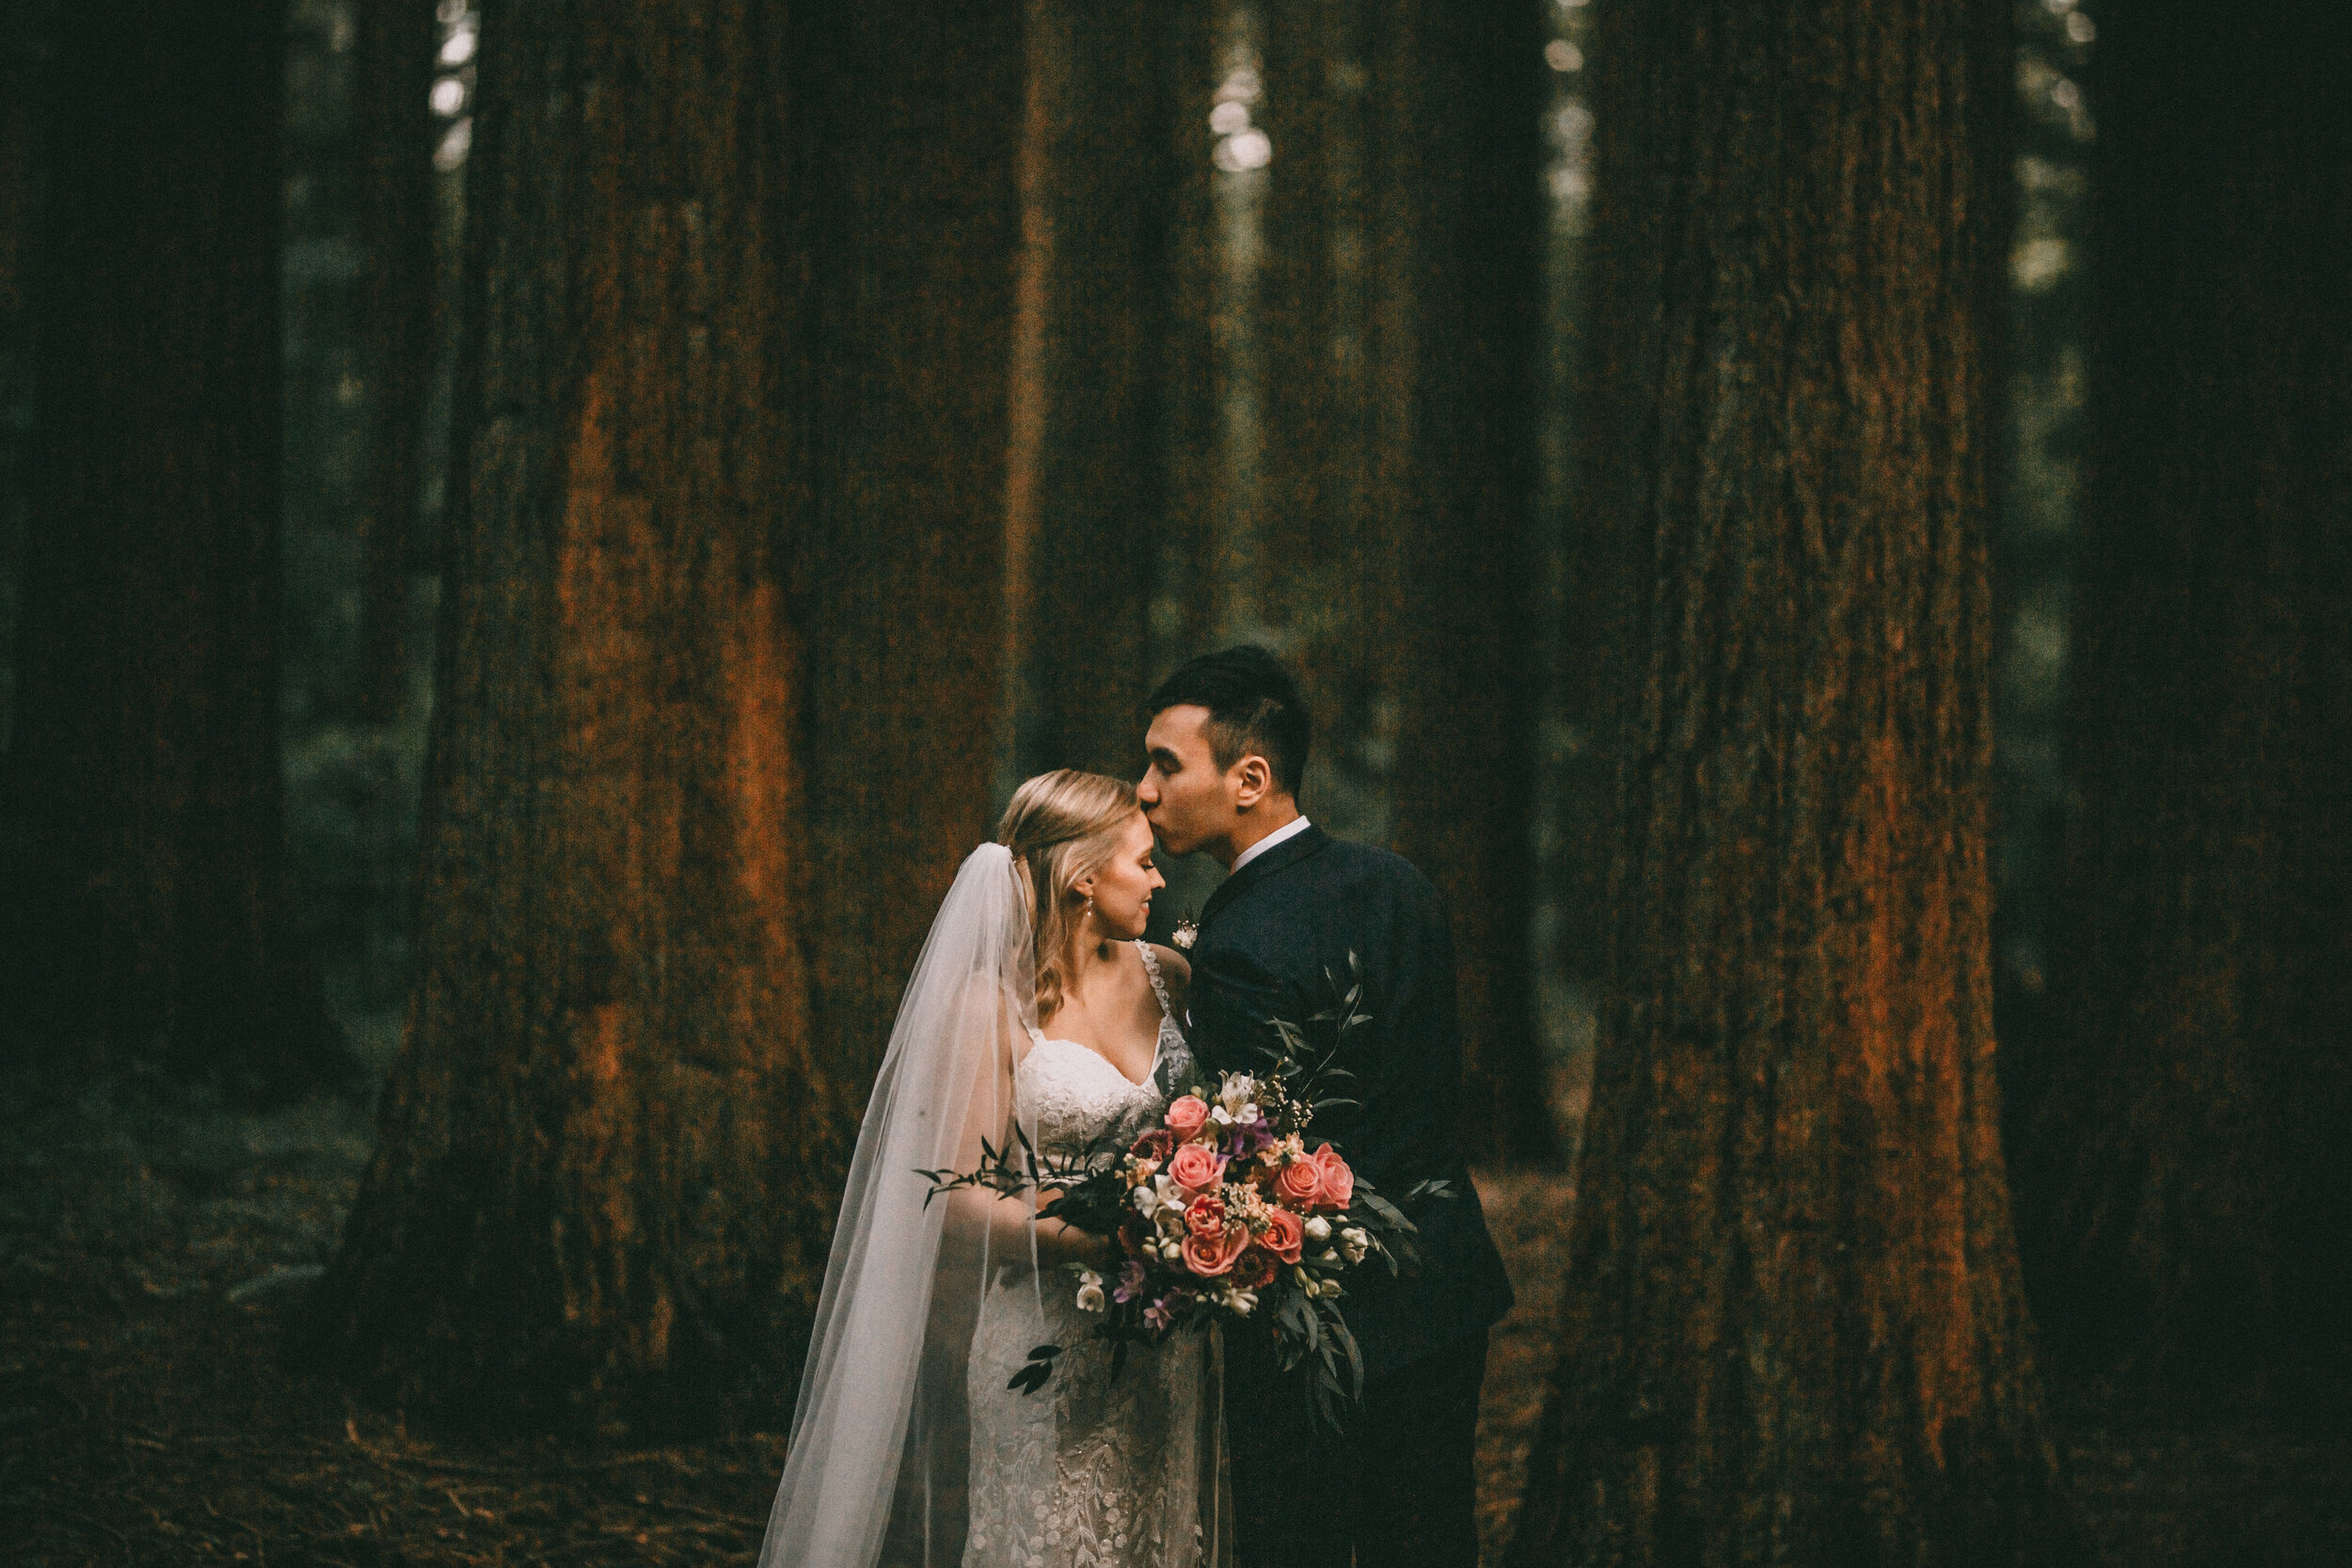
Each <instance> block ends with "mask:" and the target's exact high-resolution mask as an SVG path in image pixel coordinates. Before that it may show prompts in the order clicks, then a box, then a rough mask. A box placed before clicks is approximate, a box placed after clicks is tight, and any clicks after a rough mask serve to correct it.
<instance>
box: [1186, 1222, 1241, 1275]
mask: <svg viewBox="0 0 2352 1568" xmlns="http://www.w3.org/2000/svg"><path fill="white" fill-rule="evenodd" d="M1248 1245H1249V1232H1248V1231H1247V1230H1245V1229H1243V1228H1242V1227H1239V1226H1235V1227H1233V1229H1232V1233H1231V1234H1230V1235H1217V1236H1198V1235H1194V1236H1186V1237H1185V1238H1184V1267H1186V1268H1188V1269H1190V1270H1191V1271H1192V1272H1193V1273H1195V1274H1197V1275H1200V1277H1201V1278H1203V1279H1210V1278H1214V1277H1215V1276H1216V1275H1220V1274H1223V1273H1224V1272H1225V1271H1226V1270H1228V1269H1230V1268H1232V1266H1233V1259H1236V1258H1239V1257H1240V1256H1241V1255H1242V1252H1243V1249H1245V1248H1246V1247H1248Z"/></svg>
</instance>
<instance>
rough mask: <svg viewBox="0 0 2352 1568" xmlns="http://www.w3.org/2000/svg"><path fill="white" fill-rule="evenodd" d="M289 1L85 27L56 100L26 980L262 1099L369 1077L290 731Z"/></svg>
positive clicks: (141, 1044) (33, 583)
mask: <svg viewBox="0 0 2352 1568" xmlns="http://www.w3.org/2000/svg"><path fill="white" fill-rule="evenodd" d="M283 24H284V10H283V8H282V6H280V5H277V4H271V3H267V0H248V3H245V4H239V5H234V6H229V7H225V8H224V7H211V8H202V9H201V10H191V9H190V8H186V7H180V6H171V5H161V4H151V3H141V0H123V3H118V4H109V5H105V6H102V7H99V8H96V9H95V10H85V11H81V12H77V13H75V15H74V17H73V19H72V26H71V27H68V28H65V29H64V30H63V31H62V32H61V33H60V35H59V50H58V55H57V58H56V81H55V84H54V86H53V87H52V89H51V91H52V94H53V97H52V102H53V103H56V105H57V106H58V109H59V111H60V112H63V113H71V114H72V116H74V117H75V118H74V120H73V123H72V126H70V127H66V128H63V129H62V130H61V132H60V134H58V135H54V136H52V137H51V138H49V142H50V145H49V156H50V160H51V162H50V178H49V181H48V192H49V195H48V199H47V221H46V224H45V227H44V233H43V245H42V248H41V253H40V268H41V271H40V282H39V284H38V285H37V293H36V299H37V301H38V309H37V317H38V329H39V332H40V350H39V354H38V372H37V385H36V393H35V397H36V406H37V415H36V419H37V424H36V429H35V433H34V437H33V453H32V467H33V473H32V489H33V501H32V516H33V526H32V528H31V531H30V538H29V540H28V548H27V553H26V561H25V567H24V613H23V617H22V622H21V638H20V649H21V652H20V667H19V680H20V686H19V689H18V701H17V712H16V722H15V730H14V734H13V736H11V744H10V748H9V752H8V766H7V768H6V778H5V780H4V781H0V816H5V818H6V820H7V825H8V858H9V859H10V860H11V861H12V862H14V863H15V864H16V866H17V867H18V869H19V872H20V874H19V875H17V876H15V877H12V878H10V879H9V880H10V882H11V883H12V885H11V886H10V887H9V889H8V903H9V904H10V905H11V906H12V907H11V908H10V910H9V911H8V920H9V922H10V924H11V925H13V926H14V927H16V929H14V930H13V931H11V932H9V933H8V940H7V941H6V942H0V948H5V950H6V951H7V953H8V960H7V961H8V963H9V965H10V967H11V968H12V969H13V971H14V973H13V974H10V975H8V991H9V993H10V995H11V997H12V999H15V998H22V999H24V1015H21V1016H24V1017H25V1018H26V1021H27V1022H30V1023H32V1024H33V1026H34V1033H35V1035H36V1036H37V1037H47V1040H46V1043H47V1045H48V1046H50V1047H52V1048H54V1046H55V1043H56V1041H55V1037H56V1034H57V1033H59V1032H65V1033H78V1032H81V1031H83V1030H86V1029H92V1030H95V1031H96V1032H97V1033H99V1034H102V1035H103V1036H107V1037H112V1038H114V1039H116V1040H118V1041H120V1042H123V1043H125V1044H126V1045H129V1046H130V1047H132V1048H133V1049H135V1050H137V1051H139V1052H141V1053H146V1054H150V1055H152V1056H155V1057H157V1058H159V1059H161V1060H163V1061H165V1062H167V1064H169V1065H170V1066H172V1067H174V1068H176V1069H183V1070H188V1071H199V1072H205V1073H213V1074H218V1075H221V1076H223V1077H224V1078H227V1079H229V1080H231V1081H234V1082H236V1083H238V1084H240V1085H243V1086H245V1087H246V1088H249V1089H271V1090H275V1089H281V1088H288V1087H292V1086H295V1085H299V1084H301V1083H304V1082H308V1081H310V1080H312V1079H315V1078H316V1077H319V1076H321V1075H324V1074H328V1073H333V1072H337V1071H340V1066H341V1050H340V1042H339V1040H338V1039H337V1037H336V1032H335V1029H334V1026H333V1024H332V1023H331V1022H330V1021H329V1020H328V1018H327V1016H326V1009H325V1004H324V1001H323V999H322V997H321V995H320V992H319V987H318V981H317V977H316V974H315V972H314V971H313V970H312V969H311V968H310V965H309V964H308V962H307V961H306V960H305V959H304V958H302V957H301V956H300V955H299V953H298V950H297V949H298V944H297V942H296V941H295V938H294V933H293V931H292V929H291V922H290V916H289V911H288V906H287V889H286V885H285V872H284V811H283V790H282V784H281V782H280V779H279V760H278V759H279V744H278V573H279V569H280V568H279V563H278V473H279V467H280V452H279V426H280V410H279V372H278V361H279V343H278V336H279V334H278V319H279V308H278V270H279V259H278V249H279V242H280V232H281V226H280V219H279V206H280V200H281V193H280V190H279V164H280V159H279V150H278V149H279V139H280V134H281V126H280V118H281V116H280V109H281V105H282V103H283V97H284V84H283V47H284V46H283Z"/></svg>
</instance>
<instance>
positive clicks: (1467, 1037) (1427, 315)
mask: <svg viewBox="0 0 2352 1568" xmlns="http://www.w3.org/2000/svg"><path fill="white" fill-rule="evenodd" d="M1380 15H1381V17H1382V20H1383V25H1384V28H1385V30H1386V33H1387V36H1386V37H1385V38H1384V40H1383V44H1382V47H1383V53H1382V55H1381V56H1380V57H1379V58H1377V59H1376V60H1375V63H1374V66H1373V71H1372V79H1373V82H1374V83H1375V112H1374V115H1373V120H1372V123H1373V124H1374V125H1375V126H1376V127H1377V128H1378V135H1377V138H1376V141H1375V147H1376V149H1377V161H1376V163H1375V173H1374V179H1375V182H1376V184H1377V186H1378V188H1379V189H1380V190H1381V191H1382V192H1383V193H1384V194H1383V204H1384V206H1385V207H1387V208H1388V211H1387V212H1385V213H1384V214H1383V215H1382V217H1381V219H1380V222H1379V228H1380V230H1381V238H1380V240H1379V242H1378V247H1377V248H1376V249H1375V255H1376V256H1379V257H1380V258H1381V274H1382V285H1381V292H1382V295H1383V298H1382V302H1381V309H1379V310H1378V312H1377V314H1376V315H1375V323H1376V327H1375V336H1374V348H1373V356H1372V357H1373V366H1372V372H1371V376H1370V381H1371V384H1372V385H1373V386H1374V387H1375V388H1379V397H1380V400H1381V403H1382V404H1384V405H1385V406H1384V408H1383V413H1382V416H1381V417H1380V418H1379V419H1377V420H1375V429H1376V430H1377V431H1378V432H1379V435H1378V437H1377V439H1378V447H1377V451H1378V453H1379V456H1378V458H1377V459H1376V460H1375V472H1379V471H1381V470H1383V469H1385V468H1387V467H1390V466H1391V465H1394V464H1396V463H1397V461H1398V458H1399V457H1400V456H1402V457H1404V458H1405V460H1406V473H1404V474H1402V475H1399V476H1396V477H1395V478H1394V479H1393V480H1391V486H1390V487H1391V489H1392V491H1393V492H1394V502H1393V507H1394V509H1393V511H1391V510H1389V509H1387V508H1383V509H1382V511H1381V513H1379V514H1377V515H1375V518H1374V519H1372V521H1373V523H1374V528H1375V531H1377V525H1378V524H1379V523H1380V522H1381V521H1383V520H1387V521H1390V522H1391V523H1392V524H1393V525H1394V526H1395V529H1396V532H1395V535H1394V539H1393V543H1392V544H1391V551H1392V552H1393V554H1392V558H1391V564H1390V589H1389V592H1388V593H1387V594H1385V595H1384V603H1385V604H1386V606H1387V607H1388V610H1389V613H1388V614H1387V616H1385V617H1380V618H1376V619H1375V626H1377V627H1378V630H1377V632H1376V633H1375V636H1374V638H1373V639H1372V641H1373V642H1374V644H1375V647H1377V648H1378V649H1380V650H1381V651H1382V653H1383V655H1384V656H1385V657H1386V658H1387V659H1388V660H1390V661H1391V662H1390V664H1389V669H1390V671H1391V674H1390V680H1389V685H1390V687H1391V689H1392V690H1393V691H1394V693H1395V701H1396V714H1397V718H1396V738H1395V746H1396V762H1395V766H1394V768H1393V769H1392V771H1391V784H1390V789H1391V799H1392V800H1393V806H1392V811H1393V826H1392V828H1391V842H1392V843H1393V844H1394V845H1395V847H1396V848H1397V849H1398V850H1399V851H1401V852H1402V853H1403V854H1404V855H1405V856H1406V858H1407V859H1408V860H1411V861H1412V862H1413V863H1415V864H1417V865H1419V866H1420V867H1422V870H1423V871H1425V872H1426V873H1427V874H1428V875H1429V877H1430V878H1431V879H1432V880H1434V881H1435V882H1436V883H1437V884H1438V889H1439V891H1440V892H1442V893H1443V894H1444V895H1445V900H1446V906H1447V909H1448V910H1449V911H1451V913H1452V916H1453V924H1454V951H1455V963H1456V968H1457V972H1458V974H1459V976H1460V984H1461V1010H1462V1024H1463V1045H1464V1069H1465V1077H1464V1095H1463V1113H1462V1123H1463V1132H1464V1136H1465V1141H1466V1143H1467V1144H1468V1146H1469V1147H1470V1148H1471V1149H1473V1150H1475V1151H1478V1152H1481V1153H1484V1154H1486V1155H1487V1156H1489V1157H1495V1156H1502V1157H1510V1158H1517V1159H1535V1158H1542V1157H1545V1156H1548V1155H1549V1154H1551V1153H1552V1152H1553V1128H1552V1121H1551V1117H1550V1116H1549V1114H1548V1111H1547V1109H1546V1103H1545V1097H1544V1094H1543V1092H1542V1085H1544V1083H1545V1072H1544V1063H1543V1055H1542V1052H1541V1051H1540V1049H1539V1048H1538V1042H1537V1036H1536V1028H1535V1024H1536V1020H1535V1010H1534V990H1533V985H1534V980H1533V971H1532V957H1533V952H1532V948H1531V946H1530V943H1529V937H1528V922H1529V916H1530V912H1531V910H1532V907H1533V901H1534V879H1533V877H1532V876H1531V871H1532V863H1533V859H1534V843H1533V840H1532V838H1531V836H1530V832H1529V814H1530V812H1531V810H1532V808H1533V799H1534V798H1533V793H1532V781H1531V777H1530V773H1529V768H1530V765H1531V761H1532V755H1533V749H1534V711H1533V707H1532V702H1533V697H1534V691H1535V689H1536V684H1537V678H1538V673H1539V671H1538V657H1539V655H1538V651H1537V648H1536V646H1535V645H1534V643H1533V642H1532V641H1530V639H1529V637H1528V635H1527V626H1528V610H1529V609H1530V607H1531V606H1532V604H1533V603H1534V577H1535V550H1534V504H1535V496H1536V481H1537V473H1536V468H1535V463H1534V456H1535V451H1534V448H1535V413H1536V397H1537V391H1536V375H1535V371H1536V358H1535V356H1536V355H1537V353H1538V352H1539V348H1540V343H1541V336H1540V327H1541V323H1542V320H1543V315H1542V271H1541V265H1542V242H1543V224H1544V212H1543V207H1542V196H1543V186H1542V184H1541V167H1542V146H1541V141H1540V138H1539V131H1538V119H1539V114H1540V111H1541V109H1542V106H1543V102H1544V86H1545V84H1544V81H1543V73H1544V66H1543V52H1542V35H1541V33H1540V31H1539V25H1538V24H1539V18H1538V17H1537V16H1536V14H1535V12H1534V8H1532V7H1518V8H1513V7H1505V6H1458V5H1453V4H1447V3H1443V0H1438V3H1436V4H1429V5H1423V6H1415V7H1403V8H1386V9H1384V10H1383V11H1382V12H1381V13H1380Z"/></svg>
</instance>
